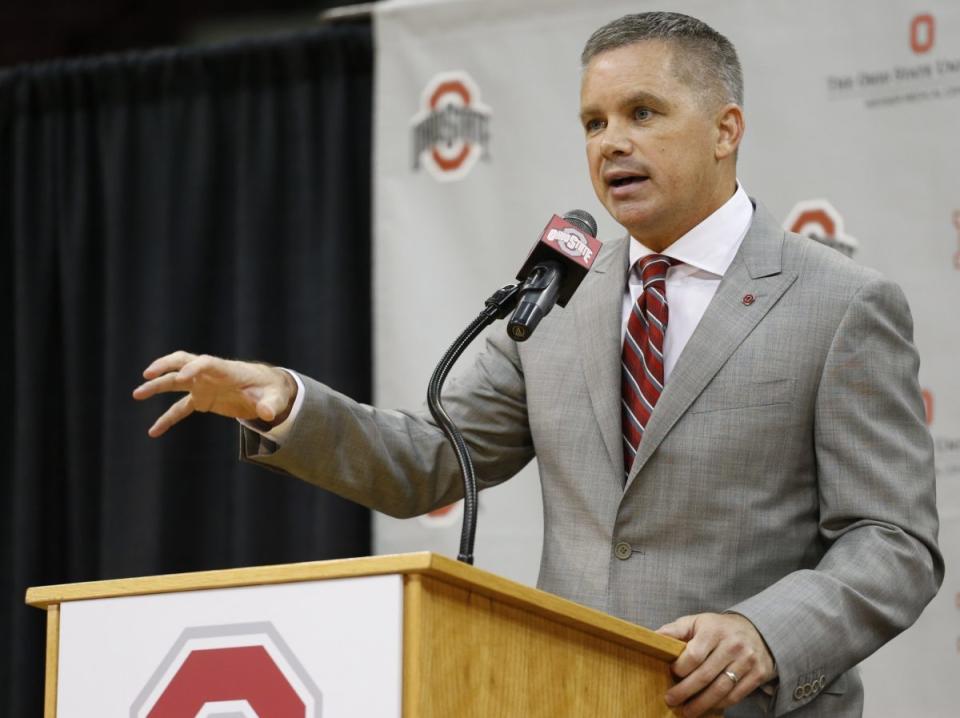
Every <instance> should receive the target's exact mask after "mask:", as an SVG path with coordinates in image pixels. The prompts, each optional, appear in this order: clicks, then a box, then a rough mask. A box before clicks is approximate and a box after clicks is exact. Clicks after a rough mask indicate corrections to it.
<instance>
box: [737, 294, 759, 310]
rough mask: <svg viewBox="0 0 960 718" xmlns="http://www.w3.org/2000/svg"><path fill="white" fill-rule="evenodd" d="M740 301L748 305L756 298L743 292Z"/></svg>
mask: <svg viewBox="0 0 960 718" xmlns="http://www.w3.org/2000/svg"><path fill="white" fill-rule="evenodd" d="M740 301H741V302H743V306H745V307H749V306H750V305H751V304H753V303H754V302H755V301H757V298H756V297H755V296H753V295H752V294H744V295H743V299H741V300H740Z"/></svg>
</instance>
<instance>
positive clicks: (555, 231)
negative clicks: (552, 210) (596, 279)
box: [540, 215, 603, 269]
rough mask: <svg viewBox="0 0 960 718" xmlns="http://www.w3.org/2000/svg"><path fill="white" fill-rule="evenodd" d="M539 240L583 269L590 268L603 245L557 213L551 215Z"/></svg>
mask: <svg viewBox="0 0 960 718" xmlns="http://www.w3.org/2000/svg"><path fill="white" fill-rule="evenodd" d="M540 241H541V242H542V243H543V244H545V245H547V246H548V247H550V248H551V249H553V250H555V251H557V252H560V253H562V254H564V255H565V256H567V257H569V258H570V259H572V260H573V261H574V262H576V263H577V264H579V265H580V266H581V267H583V268H584V269H590V267H591V266H593V260H594V259H596V257H597V253H598V252H599V251H600V247H602V246H603V243H602V242H601V241H600V240H599V239H597V238H596V237H591V236H590V235H589V234H586V233H585V232H583V231H581V230H579V229H577V228H576V227H575V226H574V225H572V224H571V223H570V222H567V221H566V220H565V219H563V218H562V217H558V216H557V215H553V217H551V218H550V221H549V222H548V223H547V226H546V227H544V229H543V234H541V235H540Z"/></svg>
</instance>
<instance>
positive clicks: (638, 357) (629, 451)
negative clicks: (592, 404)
mask: <svg viewBox="0 0 960 718" xmlns="http://www.w3.org/2000/svg"><path fill="white" fill-rule="evenodd" d="M675 264H679V261H678V260H676V259H673V258H672V257H665V256H663V255H662V254H649V255H647V256H646V257H643V258H642V259H641V260H640V261H639V262H637V264H636V265H635V267H634V271H635V272H638V273H639V274H640V277H641V279H642V280H643V291H642V292H641V293H640V296H639V297H637V301H636V303H635V304H634V305H633V309H632V310H631V312H630V318H629V319H628V320H627V331H626V333H625V334H624V337H623V354H622V357H621V370H622V379H621V392H622V398H621V415H622V422H623V468H624V471H625V472H626V473H627V474H629V473H630V467H631V466H633V460H634V457H635V456H636V455H637V448H638V447H639V446H640V440H641V439H642V438H643V432H644V430H645V429H646V427H647V423H648V422H649V421H650V415H651V414H652V413H653V407H655V406H656V405H657V400H658V399H659V398H660V393H661V392H662V391H663V338H664V335H665V334H666V331H667V319H668V314H669V313H668V311H667V281H666V280H667V270H668V269H670V267H672V266H673V265H675Z"/></svg>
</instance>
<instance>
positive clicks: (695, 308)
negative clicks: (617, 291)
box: [620, 182, 753, 380]
mask: <svg viewBox="0 0 960 718" xmlns="http://www.w3.org/2000/svg"><path fill="white" fill-rule="evenodd" d="M752 220H753V203H752V202H751V201H750V198H749V197H748V196H747V193H746V192H744V190H743V187H742V186H741V185H740V183H739V182H738V183H737V191H736V192H734V194H733V197H731V198H730V199H728V200H727V202H726V203H725V204H724V205H723V206H721V207H720V209H718V210H717V211H716V212H714V213H713V214H711V215H710V216H709V217H707V218H706V219H705V220H703V221H702V222H701V223H700V224H698V225H697V226H696V227H694V228H693V229H691V230H690V231H689V232H687V233H686V234H685V235H683V236H682V237H680V239H678V240H677V241H675V242H674V243H673V244H671V245H670V246H669V247H667V248H666V249H665V250H664V251H663V252H661V254H663V255H665V256H667V257H673V258H674V259H677V260H680V261H681V262H683V264H679V265H676V266H674V267H670V269H668V270H667V307H668V308H669V311H670V314H669V318H668V321H667V333H666V334H665V335H664V341H663V376H664V380H667V379H669V378H670V372H671V371H673V367H674V366H675V365H676V363H677V359H678V358H679V357H680V352H682V351H683V348H684V347H685V346H686V345H687V341H688V340H689V339H690V336H691V335H692V334H693V330H694V329H696V328H697V324H699V323H700V320H701V319H703V314H704V312H706V311H707V305H708V304H710V300H711V299H713V295H714V294H716V292H717V287H719V286H720V280H721V279H723V275H724V274H726V271H727V269H728V268H729V267H730V263H731V262H732V261H733V258H734V256H736V254H737V250H739V249H740V243H741V242H742V241H743V238H744V237H745V236H746V234H747V230H748V229H749V228H750V222H751V221H752ZM630 240H631V241H630V267H631V271H630V274H629V279H628V281H627V288H626V290H625V291H624V293H623V315H622V323H621V325H620V340H621V342H622V341H623V337H624V335H625V334H626V333H627V320H628V319H629V318H630V311H631V310H632V309H633V305H634V304H636V301H637V298H638V297H639V296H640V293H641V292H642V291H643V281H642V280H641V279H640V274H639V272H638V268H637V262H638V261H639V260H641V259H642V258H643V257H645V256H647V255H648V254H653V251H652V250H650V249H648V248H647V247H645V246H644V245H642V244H640V242H638V241H637V240H635V239H633V237H631V238H630Z"/></svg>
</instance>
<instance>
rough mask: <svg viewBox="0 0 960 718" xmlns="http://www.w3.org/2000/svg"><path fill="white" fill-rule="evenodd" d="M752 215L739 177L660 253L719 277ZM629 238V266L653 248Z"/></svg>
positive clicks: (743, 235)
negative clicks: (722, 197)
mask: <svg viewBox="0 0 960 718" xmlns="http://www.w3.org/2000/svg"><path fill="white" fill-rule="evenodd" d="M752 219H753V203H752V202H751V201H750V198H749V197H748V196H747V193H746V192H745V191H744V189H743V186H742V185H741V184H740V182H739V181H738V182H737V191H736V192H734V193H733V197H731V198H730V199H728V200H727V201H726V202H725V203H724V204H723V205H722V206H721V207H720V208H719V209H718V210H716V211H715V212H714V213H713V214H711V215H710V216H709V217H707V218H706V219H705V220H703V221H702V222H701V223H700V224H698V225H697V226H696V227H694V228H693V229H691V230H690V231H689V232H687V233H686V234H685V235H683V236H682V237H680V238H679V239H678V240H677V241H675V242H674V243H673V244H671V245H670V246H669V247H667V248H666V249H665V250H663V252H661V254H663V255H665V256H667V257H673V258H674V259H677V260H679V261H681V262H683V263H684V264H688V265H690V266H692V267H696V268H697V269H700V270H703V271H705V272H709V273H710V274H714V275H717V276H719V277H722V276H723V275H724V274H725V273H726V271H727V269H728V268H729V267H730V263H731V262H733V258H734V257H735V256H736V254H737V250H738V249H740V243H741V242H742V241H743V238H744V237H745V236H746V234H747V230H748V229H749V228H750V222H751V221H752ZM630 239H631V242H630V266H631V267H633V266H634V265H635V264H636V263H637V261H639V260H640V259H642V258H643V257H646V256H647V255H648V254H653V251H652V250H651V249H648V248H647V247H646V246H644V245H643V244H641V243H640V242H638V241H637V240H635V239H633V237H631V238H630Z"/></svg>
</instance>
